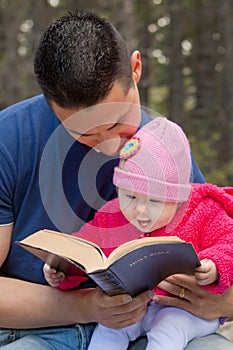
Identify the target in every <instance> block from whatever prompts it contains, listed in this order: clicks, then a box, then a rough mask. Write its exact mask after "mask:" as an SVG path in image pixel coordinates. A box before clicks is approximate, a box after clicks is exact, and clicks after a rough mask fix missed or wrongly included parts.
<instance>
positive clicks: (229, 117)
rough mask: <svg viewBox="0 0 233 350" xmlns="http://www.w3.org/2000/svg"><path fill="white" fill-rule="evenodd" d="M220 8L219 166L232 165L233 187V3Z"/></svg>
mask: <svg viewBox="0 0 233 350" xmlns="http://www.w3.org/2000/svg"><path fill="white" fill-rule="evenodd" d="M218 6H219V7H218V11H219V28H220V32H221V45H222V46H221V48H225V50H224V52H223V54H222V55H221V58H222V59H221V61H220V62H221V64H222V69H223V70H222V74H221V77H222V79H221V103H220V106H221V109H220V115H219V121H220V123H221V130H222V133H221V137H220V142H219V144H218V146H219V153H218V154H219V157H218V165H219V166H222V165H224V164H230V165H231V170H230V169H229V171H228V181H229V183H231V184H232V185H233V173H232V166H233V84H232V79H233V40H232V38H233V21H232V18H233V2H232V1H231V0H225V1H221V2H219V3H218Z"/></svg>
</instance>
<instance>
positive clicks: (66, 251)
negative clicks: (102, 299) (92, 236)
mask: <svg viewBox="0 0 233 350" xmlns="http://www.w3.org/2000/svg"><path fill="white" fill-rule="evenodd" d="M18 244H19V245H21V246H23V247H24V248H25V249H27V250H28V251H30V252H31V253H33V254H35V255H37V256H38V257H40V259H42V260H44V258H43V257H44V256H45V255H44V254H42V252H41V250H42V251H43V250H44V251H46V252H48V253H52V254H55V255H57V256H60V257H61V258H65V259H69V260H72V261H74V262H77V263H78V264H79V265H81V266H83V267H84V268H85V270H86V272H89V271H92V270H95V269H101V268H103V265H104V261H105V260H106V257H105V255H104V254H103V252H102V251H101V249H100V248H99V247H98V246H97V245H96V244H94V243H92V242H89V241H86V240H84V239H82V238H79V237H74V236H71V235H69V234H64V233H60V232H56V231H52V230H41V231H38V232H36V233H34V234H32V235H30V236H28V237H26V238H25V239H23V240H22V241H21V242H18ZM35 250H37V254H36V251H35ZM39 250H40V252H39Z"/></svg>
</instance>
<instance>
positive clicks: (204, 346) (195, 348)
mask: <svg viewBox="0 0 233 350" xmlns="http://www.w3.org/2000/svg"><path fill="white" fill-rule="evenodd" d="M146 344H147V340H146V338H141V339H140V340H138V341H137V342H133V343H132V344H131V346H130V347H129V349H130V350H144V349H145V348H146ZM185 350H233V343H231V342H230V341H229V340H227V339H226V338H224V337H223V336H222V335H220V334H211V335H208V336H206V337H202V338H196V339H194V340H192V341H191V342H190V343H189V344H188V345H187V346H186V348H185Z"/></svg>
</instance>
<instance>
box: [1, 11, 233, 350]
mask: <svg viewBox="0 0 233 350" xmlns="http://www.w3.org/2000/svg"><path fill="white" fill-rule="evenodd" d="M141 69H142V67H141V59H140V53H139V52H138V51H135V52H133V53H132V55H131V56H130V55H129V52H128V49H127V47H126V44H125V42H124V40H123V39H122V37H121V36H120V34H119V33H118V32H117V31H116V29H115V28H114V27H112V25H111V24H110V23H109V22H107V21H105V20H103V19H101V18H99V17H98V16H95V15H93V14H91V13H84V14H80V15H79V14H78V13H74V14H68V15H67V16H64V17H62V18H61V19H59V20H57V21H56V22H55V23H53V24H51V26H49V28H48V29H47V30H46V31H45V33H44V35H43V36H42V38H41V41H40V44H39V47H38V49H37V51H36V54H35V74H36V76H37V80H38V82H39V84H40V86H41V89H42V91H43V95H39V96H36V97H33V98H31V99H29V100H26V101H22V102H20V103H18V104H16V105H14V106H11V107H9V108H7V109H5V110H4V111H2V112H1V114H0V163H1V167H0V209H1V210H0V225H1V226H0V247H1V249H0V266H1V277H0V285H1V294H0V295H1V296H0V328H2V330H0V344H1V345H2V347H4V346H5V349H17V350H19V349H24V350H25V349H30V350H33V349H59V350H63V349H75V350H77V349H78V350H79V349H85V348H86V345H87V344H88V342H89V339H90V336H91V333H92V331H93V327H94V323H95V322H99V323H103V324H104V325H106V326H109V327H113V328H120V327H124V326H127V325H130V324H132V323H135V322H137V321H138V320H139V319H141V317H142V316H143V315H144V313H145V310H146V305H147V302H148V301H149V300H150V299H151V298H152V296H153V293H152V292H150V291H148V292H145V293H142V294H141V295H139V296H137V297H136V298H133V299H132V298H131V297H129V296H128V295H119V296H114V297H108V296H106V295H105V294H104V293H103V292H102V291H101V290H100V289H99V288H95V286H93V285H92V284H91V283H89V284H87V285H85V286H84V287H89V288H85V289H79V290H73V291H66V292H61V291H59V290H54V289H53V288H51V287H49V286H47V285H45V281H44V278H43V275H42V262H40V261H39V260H38V259H37V258H35V257H34V256H32V254H30V253H27V252H26V251H23V249H22V248H20V247H19V246H18V245H17V244H16V243H15V242H16V241H18V240H20V239H22V238H24V237H25V236H27V235H29V234H31V233H32V232H35V231H37V230H39V229H42V228H48V229H55V230H61V231H65V232H68V233H70V232H72V231H77V229H79V227H81V226H82V224H83V223H84V222H86V221H88V220H90V219H91V218H92V217H93V215H94V212H95V211H96V210H97V209H98V208H99V207H100V206H101V205H102V204H103V202H104V201H107V200H109V199H111V198H113V197H114V196H116V192H115V189H114V186H113V185H112V172H113V168H114V166H115V164H116V163H117V157H116V156H115V155H116V154H117V153H118V150H119V149H120V147H121V146H122V144H123V143H124V142H125V141H126V140H127V139H129V138H130V137H131V136H132V135H133V134H134V133H135V131H136V130H137V128H138V127H140V126H141V125H143V124H145V123H147V122H148V121H149V120H150V117H149V116H148V115H147V114H146V113H144V112H142V113H141V110H140V107H139V106H140V100H139V94H138V89H137V84H138V82H139V80H140V76H141ZM193 177H194V181H196V182H202V181H203V177H202V175H201V173H200V172H199V170H198V168H197V166H196V164H195V162H194V161H193ZM182 278H187V276H185V277H182ZM174 281H175V283H176V284H174V287H173V284H168V286H169V287H167V289H168V288H177V289H176V291H174V294H179V291H180V290H181V287H182V288H183V287H185V288H186V289H185V292H186V294H185V298H186V297H189V298H190V299H188V300H189V301H188V304H192V301H193V300H194V304H193V305H192V306H189V308H190V310H191V312H193V313H196V314H197V315H199V312H200V311H198V309H197V310H196V302H195V298H197V297H196V295H198V293H201V292H202V293H204V294H202V298H201V299H203V303H202V313H203V315H204V317H206V318H208V317H209V318H212V317H219V316H230V315H232V314H233V307H232V308H230V306H229V310H228V311H227V313H225V309H224V308H219V309H218V310H216V311H215V313H213V314H214V315H213V314H211V312H209V313H208V311H209V308H211V307H212V308H213V304H214V303H215V302H216V299H217V300H221V303H222V304H224V303H227V302H228V303H231V299H232V298H230V296H228V294H230V292H228V294H227V293H226V296H225V295H224V296H223V297H222V298H221V299H220V297H217V298H216V299H214V297H212V295H211V298H212V303H210V301H209V300H210V295H209V293H207V292H203V291H202V290H201V289H200V288H198V287H197V286H194V282H193V281H189V280H188V279H187V280H185V284H184V283H182V281H181V282H180V285H181V287H180V286H179V279H177V280H176V279H175V277H174ZM164 283H168V282H164ZM93 287H94V288H93ZM191 288H193V290H196V293H195V294H194V298H193V297H192V294H191V292H190V293H189V294H188V290H189V289H191ZM194 288H195V289H194ZM165 289H166V288H165ZM182 290H183V289H182ZM200 290H201V292H200ZM171 291H172V292H173V289H172V290H171ZM175 300H177V299H175ZM184 300H186V303H187V299H184ZM184 300H182V301H184ZM198 300H199V299H198ZM166 302H167V303H169V300H167V301H166ZM205 303H207V304H205ZM205 305H207V307H206V306H205ZM182 307H184V308H187V306H186V305H182ZM231 310H232V311H231ZM196 311H197V312H196ZM215 337H217V336H215ZM208 339H210V340H208ZM144 341H145V340H144V339H143V340H142V342H143V344H144ZM219 341H220V343H221V344H220V345H219V347H218V348H220V347H221V349H233V345H232V344H231V343H230V342H227V341H226V340H225V339H220V340H219ZM143 344H142V343H137V344H134V345H132V349H133V348H134V349H142V348H143V346H144V345H143ZM195 344H197V345H195ZM215 344H216V341H215V339H214V341H211V338H206V340H203V341H201V340H200V343H199V340H198V342H197V343H195V341H194V342H193V343H192V344H190V346H188V347H187V349H197V348H198V349H201V348H202V346H203V349H206V348H207V347H208V348H211V349H214V346H215ZM195 346H196V347H195Z"/></svg>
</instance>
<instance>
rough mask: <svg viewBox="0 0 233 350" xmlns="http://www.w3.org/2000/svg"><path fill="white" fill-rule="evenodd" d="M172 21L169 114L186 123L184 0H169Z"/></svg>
mask: <svg viewBox="0 0 233 350" xmlns="http://www.w3.org/2000/svg"><path fill="white" fill-rule="evenodd" d="M168 8H169V10H170V18H171V23H170V27H169V33H168V43H167V44H168V59H169V66H168V91H169V94H168V116H169V118H170V119H172V120H175V121H176V122H177V123H179V124H180V125H184V115H185V113H184V81H183V74H182V70H183V67H184V59H183V55H182V50H181V43H182V41H183V39H184V24H185V23H184V18H185V16H184V15H185V13H184V7H183V1H182V0H168Z"/></svg>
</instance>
